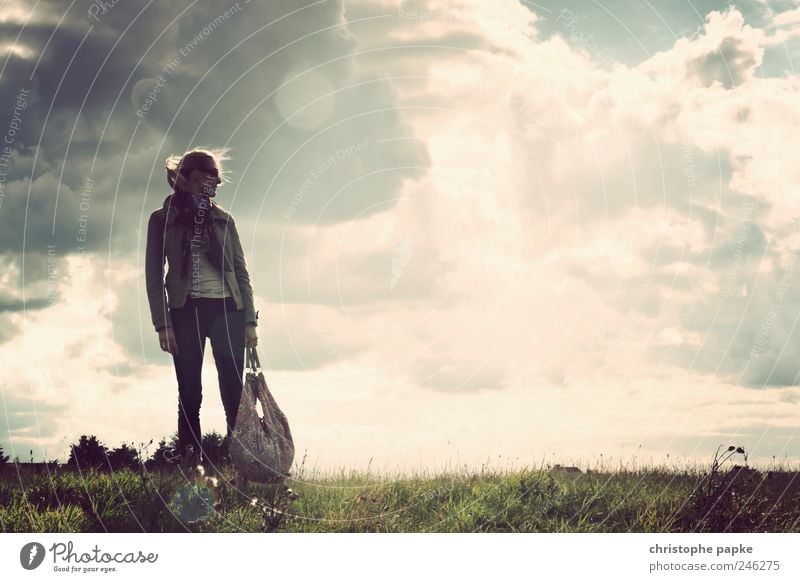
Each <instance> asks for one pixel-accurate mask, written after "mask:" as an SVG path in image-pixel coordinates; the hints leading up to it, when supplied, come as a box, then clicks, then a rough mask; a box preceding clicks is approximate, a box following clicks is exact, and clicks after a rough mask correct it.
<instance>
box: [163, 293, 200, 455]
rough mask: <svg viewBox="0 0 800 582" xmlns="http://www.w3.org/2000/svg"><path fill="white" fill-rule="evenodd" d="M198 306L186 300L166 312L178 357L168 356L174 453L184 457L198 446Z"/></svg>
mask: <svg viewBox="0 0 800 582" xmlns="http://www.w3.org/2000/svg"><path fill="white" fill-rule="evenodd" d="M203 311H204V310H203V309H202V306H200V307H198V305H197V302H195V301H193V300H192V299H190V298H187V299H186V304H185V305H184V306H183V307H181V308H179V309H170V316H171V318H172V328H173V331H174V332H175V340H176V342H177V344H178V355H175V354H173V355H172V361H173V363H174V364H175V375H176V376H177V378H178V451H179V453H180V454H181V455H185V454H186V447H187V446H188V445H191V446H192V447H193V448H194V452H195V453H199V452H200V451H201V450H202V449H201V446H200V444H201V442H202V432H201V431H200V404H201V402H202V400H203V387H202V383H201V373H202V370H203V353H204V351H205V347H206V334H205V333H204V331H205V330H204V328H205V327H206V325H204V323H205V322H204V321H203V320H204V319H205V318H204V315H205V314H204V313H203Z"/></svg>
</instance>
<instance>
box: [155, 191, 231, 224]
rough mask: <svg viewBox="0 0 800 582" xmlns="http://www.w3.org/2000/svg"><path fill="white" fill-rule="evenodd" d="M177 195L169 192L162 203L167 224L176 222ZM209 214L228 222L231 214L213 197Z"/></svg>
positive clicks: (213, 217) (213, 218)
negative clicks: (174, 204) (174, 202)
mask: <svg viewBox="0 0 800 582" xmlns="http://www.w3.org/2000/svg"><path fill="white" fill-rule="evenodd" d="M174 197H175V192H173V193H172V194H169V195H168V196H167V197H166V198H164V204H162V206H161V207H162V208H163V209H164V212H165V216H166V218H165V223H166V226H169V225H170V224H172V223H173V222H175V218H176V214H177V213H176V212H175V208H174V206H173V199H174ZM209 216H211V219H212V220H219V221H222V222H227V221H228V219H229V218H230V215H229V214H228V213H227V212H226V211H225V210H224V209H223V208H222V206H220V205H219V204H217V203H216V202H215V201H214V200H213V199H212V200H211V209H210V210H209Z"/></svg>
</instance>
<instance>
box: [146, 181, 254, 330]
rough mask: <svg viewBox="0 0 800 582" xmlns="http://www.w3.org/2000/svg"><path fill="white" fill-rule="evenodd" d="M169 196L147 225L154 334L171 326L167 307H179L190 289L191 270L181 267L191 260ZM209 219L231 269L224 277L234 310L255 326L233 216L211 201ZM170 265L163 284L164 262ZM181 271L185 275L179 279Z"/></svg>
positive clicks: (245, 270)
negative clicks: (233, 302)
mask: <svg viewBox="0 0 800 582" xmlns="http://www.w3.org/2000/svg"><path fill="white" fill-rule="evenodd" d="M173 196H174V194H170V195H169V196H167V197H166V198H165V199H164V204H163V205H162V207H161V208H159V209H158V210H155V211H154V212H153V213H152V214H151V215H150V221H149V222H148V224H147V250H146V252H145V265H144V273H145V282H146V285H147V300H148V302H149V303H150V314H151V317H152V321H153V325H154V326H155V328H156V331H158V330H160V329H161V328H163V327H166V326H171V325H172V320H171V319H170V315H169V309H168V308H169V307H173V308H177V307H182V306H183V304H184V303H185V302H186V297H187V296H188V294H189V289H190V287H191V269H189V268H183V262H184V261H189V259H190V257H189V256H186V255H184V238H185V237H186V234H187V233H186V228H185V227H184V226H182V225H181V224H178V223H177V222H175V211H174V209H173V207H172V204H171V202H172V197H173ZM209 217H210V218H211V219H212V220H213V221H214V230H215V232H216V234H217V236H218V237H219V240H220V241H222V247H223V253H224V254H225V261H226V262H228V263H229V264H230V265H232V266H233V271H226V272H225V278H226V281H227V283H228V285H229V286H230V289H231V291H232V293H233V298H234V300H235V301H236V308H237V309H244V318H245V323H250V324H253V325H256V323H257V322H256V319H257V316H256V311H255V307H254V304H253V288H252V287H251V286H250V275H249V274H248V273H247V266H246V265H245V262H244V252H243V251H242V244H241V242H240V241H239V233H238V232H237V230H236V223H235V222H234V221H233V217H232V216H231V215H230V214H229V213H228V212H226V211H225V210H223V209H222V207H221V206H219V205H218V204H216V203H215V202H214V201H213V200H212V201H211V205H210V208H209ZM165 260H166V261H167V262H168V263H169V270H168V271H167V276H166V284H165V279H164V261H165ZM181 271H183V272H184V273H185V276H184V277H181Z"/></svg>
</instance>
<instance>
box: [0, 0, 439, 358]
mask: <svg viewBox="0 0 800 582" xmlns="http://www.w3.org/2000/svg"><path fill="white" fill-rule="evenodd" d="M93 6H97V5H96V4H95V3H94V2H90V1H80V2H77V3H75V4H74V5H73V6H72V8H71V9H70V10H69V12H68V13H66V14H64V12H63V11H64V10H65V9H66V6H65V5H64V4H63V3H60V2H55V1H44V2H39V3H37V4H36V6H35V9H33V12H32V13H31V16H30V18H28V19H27V21H26V20H25V19H23V18H20V19H16V20H15V19H14V18H9V19H6V22H5V23H4V24H2V25H1V26H0V29H2V31H3V33H4V38H11V39H13V38H16V37H17V35H18V34H19V41H18V48H19V50H17V51H16V52H13V51H12V52H10V53H9V55H10V56H9V57H8V60H7V62H6V63H5V69H4V72H3V75H2V78H0V88H2V94H3V95H4V96H6V98H5V99H4V100H3V103H2V107H0V132H5V131H6V129H7V128H8V127H9V126H10V124H11V123H12V122H13V123H14V124H15V134H14V136H13V137H14V139H13V143H11V144H9V148H10V149H9V153H8V155H7V162H8V167H7V168H6V170H7V171H6V173H5V174H4V176H3V194H4V198H3V199H2V204H1V205H0V219H2V220H3V223H4V228H3V229H2V230H0V256H2V257H3V259H4V260H6V261H17V262H21V263H23V262H24V263H23V265H22V268H23V270H24V271H26V273H40V274H41V265H40V263H41V257H42V254H43V253H45V252H46V250H47V248H48V245H51V246H52V248H54V249H55V252H56V254H57V256H58V260H59V261H62V260H63V258H64V257H66V256H68V255H71V254H81V253H91V252H103V251H105V252H106V253H108V261H109V263H110V264H113V263H115V262H132V261H134V260H135V259H134V254H133V253H134V252H136V251H138V252H139V253H141V252H143V251H144V249H143V244H144V243H143V240H144V237H143V229H145V228H146V224H147V216H148V215H149V213H150V212H151V211H152V210H153V209H155V208H157V207H159V206H160V205H161V203H162V201H163V199H164V196H165V195H166V194H167V193H168V192H169V190H168V187H167V184H166V181H165V180H164V168H163V164H164V160H165V158H166V157H167V156H168V155H170V154H175V153H181V152H183V151H185V150H186V149H188V148H190V147H191V146H196V145H212V146H221V145H226V146H229V147H231V148H232V154H233V160H231V161H230V162H229V163H228V166H227V167H228V169H229V170H231V173H232V176H233V182H232V183H231V184H230V185H227V186H226V187H225V188H224V189H221V190H220V193H219V196H218V201H219V202H220V203H221V204H222V205H223V206H224V207H227V208H228V209H230V210H231V211H233V212H234V215H235V216H239V215H240V214H242V215H249V216H256V215H258V216H259V217H260V223H259V226H258V227H259V228H263V229H269V228H271V226H270V223H272V224H274V223H275V222H280V221H283V222H284V223H285V222H286V221H287V220H288V221H289V224H290V225H291V224H302V223H304V222H309V221H312V222H313V221H317V220H320V221H322V222H328V223H331V222H337V221H341V220H349V219H352V218H355V217H358V216H368V215H369V214H371V213H374V212H381V211H385V210H386V209H387V206H390V205H392V204H394V202H395V201H396V199H397V196H398V192H399V189H400V187H401V185H402V184H403V181H404V180H405V179H407V178H410V177H414V176H419V175H421V173H423V172H424V171H425V169H426V167H427V164H428V159H427V155H426V152H425V150H424V148H423V147H422V146H421V145H420V144H419V143H418V142H417V141H415V140H413V139H408V138H410V137H412V135H411V131H410V128H409V127H408V126H407V125H406V124H405V123H404V121H403V119H402V115H401V112H400V111H399V110H398V109H397V107H396V100H395V96H394V93H393V91H392V90H391V88H390V87H389V86H388V84H387V83H386V81H384V80H382V79H380V78H379V77H378V76H377V75H376V74H375V73H374V72H372V71H370V70H368V69H365V68H363V67H362V66H361V65H359V64H358V62H357V61H356V58H355V56H354V52H355V51H357V43H356V41H355V39H354V37H353V36H352V35H351V34H350V32H349V31H348V29H347V26H346V23H345V21H344V19H343V8H342V5H341V2H339V1H325V0H322V1H316V2H311V1H309V2H305V3H297V2H296V1H294V0H282V1H278V2H270V3H262V2H248V1H247V0H239V1H238V2H225V3H213V2H211V1H210V0H207V1H200V2H194V3H191V4H186V3H183V2H177V1H169V2H157V3H156V2H153V3H150V4H146V5H141V4H138V3H131V2H118V3H116V4H114V5H113V6H108V7H106V8H104V9H102V10H99V11H98V9H96V8H92V7H93ZM27 10H30V9H27ZM62 16H63V17H64V18H63V20H62V21H61V23H60V24H58V22H59V20H61V18H62ZM295 77H296V79H294V80H293V78H295ZM293 88H294V90H293ZM20 95H22V96H23V97H24V101H25V107H24V108H20V107H19V106H18V103H17V101H19V96H20ZM12 97H13V98H12ZM315 99H317V100H319V103H318V104H317V105H315V104H314V103H311V102H312V101H314V100H315ZM307 105H308V107H306V106H307ZM15 106H16V109H15ZM304 107H306V108H305V109H304ZM0 139H1V138H0ZM360 144H365V145H364V146H363V147H361V145H360ZM354 148H355V149H354ZM359 148H360V149H359ZM331 159H333V160H334V161H333V163H331V162H330V161H329V160H331ZM322 166H324V170H322V172H321V173H320V172H317V170H318V169H319V168H320V167H322ZM306 180H309V182H310V183H307V184H306V186H304V183H305V182H306ZM259 209H260V210H261V213H260V214H258V211H259ZM287 217H288V218H287ZM140 247H141V248H140ZM65 266H66V265H63V264H62V267H65ZM62 270H63V269H62ZM40 280H41V278H40ZM35 282H36V277H26V282H25V285H28V284H32V283H35ZM18 285H19V287H21V286H22V285H23V282H22V281H19V283H18ZM18 294H19V293H14V295H18ZM118 321H125V322H126V323H125V324H126V325H136V324H137V323H136V322H135V321H133V320H132V319H131V320H126V319H125V318H124V317H120V318H118ZM136 335H137V334H135V333H133V332H131V333H128V334H125V333H122V334H121V337H125V338H126V340H127V344H128V345H129V347H131V348H133V349H135V348H136V346H137V345H139V346H141V341H140V339H139V338H137V337H136ZM138 351H141V349H140V350H138ZM142 355H144V354H142ZM152 355H155V354H152Z"/></svg>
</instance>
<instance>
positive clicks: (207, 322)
mask: <svg viewBox="0 0 800 582" xmlns="http://www.w3.org/2000/svg"><path fill="white" fill-rule="evenodd" d="M170 317H171V318H172V329H173V331H174V333H175V340H176V342H177V344H178V352H179V353H178V355H177V356H176V355H174V354H173V356H172V361H173V363H174V364H175V375H176V376H177V378H178V447H179V451H180V453H181V454H185V453H186V446H187V445H192V447H194V450H195V452H200V451H201V450H202V448H201V446H200V444H201V439H202V433H201V432H200V403H201V401H202V399H203V388H202V385H201V380H200V378H201V371H202V368H203V353H204V352H205V347H206V337H208V338H210V339H211V349H212V351H213V354H214V362H215V363H216V366H217V375H218V377H219V393H220V396H221V397H222V406H223V407H224V408H225V420H226V424H227V436H228V439H229V440H230V436H231V432H232V431H233V426H234V423H235V422H236V412H237V410H238V408H239V400H240V399H241V396H242V373H243V371H244V370H243V366H244V309H238V310H237V309H236V303H235V301H234V300H233V298H231V297H228V298H225V299H207V298H191V297H187V298H186V303H185V304H184V306H183V307H180V308H177V309H173V308H170Z"/></svg>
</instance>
